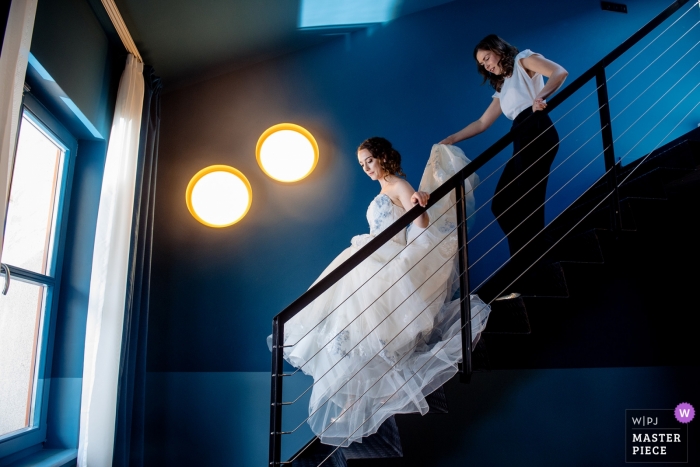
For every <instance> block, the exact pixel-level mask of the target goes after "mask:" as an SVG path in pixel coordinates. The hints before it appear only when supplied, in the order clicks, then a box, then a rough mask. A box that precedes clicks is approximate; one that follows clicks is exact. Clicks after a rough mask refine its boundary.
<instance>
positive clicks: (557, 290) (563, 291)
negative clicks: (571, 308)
mask: <svg viewBox="0 0 700 467" xmlns="http://www.w3.org/2000/svg"><path fill="white" fill-rule="evenodd" d="M512 290H518V291H519V292H520V294H521V295H522V296H523V297H568V296H569V289H568V286H567V285H566V277H565V276H564V269H563V268H562V266H561V263H559V262H554V263H545V264H542V263H538V264H535V265H534V266H533V267H532V268H531V269H530V270H528V271H527V272H526V273H525V274H524V275H523V276H522V277H521V278H520V279H518V280H517V281H516V282H515V284H513V286H512Z"/></svg>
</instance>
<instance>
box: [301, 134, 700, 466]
mask: <svg viewBox="0 0 700 467" xmlns="http://www.w3.org/2000/svg"><path fill="white" fill-rule="evenodd" d="M641 160H644V162H643V163H640V162H639V161H641ZM639 161H638V162H636V163H633V164H630V165H629V166H626V167H624V168H622V170H621V171H620V173H619V175H618V177H619V178H620V179H624V178H625V177H626V176H627V175H628V174H629V173H631V172H632V171H634V172H633V173H634V176H633V177H630V178H629V179H628V181H626V182H625V183H624V184H623V185H622V186H621V187H620V188H621V194H622V195H621V198H620V204H621V206H624V208H623V211H622V213H623V221H624V223H623V226H622V227H623V229H622V231H621V232H620V233H619V234H618V235H616V234H615V233H614V232H612V231H611V230H610V228H609V225H608V224H609V222H608V220H609V208H608V207H603V208H601V209H599V210H596V211H594V212H593V213H591V215H590V216H588V218H586V219H585V220H584V222H582V223H581V224H579V225H578V226H577V227H576V229H575V231H574V232H572V234H571V236H570V237H567V238H566V239H565V240H563V241H562V242H561V243H559V244H557V245H556V247H555V248H554V249H552V251H551V252H550V253H549V254H548V255H547V257H546V263H545V264H544V266H541V267H539V266H538V267H533V268H532V269H531V271H529V272H528V273H527V274H525V275H524V276H523V277H522V278H521V279H519V280H518V281H517V282H516V283H515V284H514V287H513V290H516V289H517V290H519V291H520V293H521V296H520V297H519V298H516V299H511V300H503V301H495V302H493V303H492V312H491V316H490V317H489V323H488V325H487V327H486V331H485V332H484V334H483V335H482V337H481V339H480V340H479V343H478V344H477V346H476V348H475V349H474V352H473V359H474V366H475V371H489V370H491V369H494V370H496V369H498V370H500V369H533V368H590V367H596V368H601V367H630V366H662V365H697V364H698V363H699V362H698V358H697V355H696V349H694V348H693V347H694V344H692V342H694V341H693V339H692V335H693V334H694V333H695V331H694V330H693V329H692V328H691V327H689V326H682V327H678V326H674V325H675V324H677V323H679V322H681V323H683V322H685V323H687V321H685V320H684V319H683V318H685V317H687V316H686V315H687V314H688V313H689V312H691V311H692V312H696V311H697V305H696V303H695V299H694V298H692V297H691V296H690V293H689V292H690V291H694V290H696V288H697V284H695V283H694V280H695V279H697V277H694V276H692V275H691V276H688V275H686V274H685V273H684V267H683V265H684V264H688V263H689V262H690V263H691V264H700V244H699V243H698V238H700V229H698V227H696V226H695V224H697V223H698V221H697V219H698V218H700V209H699V208H698V206H700V128H699V129H697V130H694V131H691V132H690V133H688V134H686V135H684V136H683V137H681V138H679V139H678V140H676V141H673V142H671V143H669V144H667V145H665V146H664V147H662V148H660V149H658V150H657V151H655V152H654V153H653V154H651V155H650V156H649V157H647V158H642V159H640V160H639ZM596 188H597V187H594V189H592V190H590V192H589V194H588V195H587V196H585V197H583V198H582V199H581V200H579V202H577V203H576V204H575V205H573V206H571V207H570V208H569V210H568V212H565V213H564V215H562V216H561V217H560V218H559V221H558V222H557V223H556V224H553V225H550V227H549V228H551V229H553V230H561V229H564V228H566V227H567V224H566V223H567V222H568V223H569V224H568V227H569V228H571V225H573V224H571V222H572V220H575V219H578V220H580V217H579V216H578V214H579V213H580V212H581V210H583V209H585V208H586V207H589V206H591V205H595V203H596V202H597V201H599V200H600V198H602V197H603V196H604V195H603V194H602V193H604V190H597V189H596ZM586 212H588V211H586ZM693 215H694V218H693ZM650 240H653V241H654V243H655V244H656V245H657V248H656V249H655V258H654V259H653V261H654V262H655V265H654V266H653V268H654V269H655V270H657V271H659V270H661V271H666V272H667V273H666V274H664V275H663V276H664V277H663V278H660V277H659V275H658V274H654V275H652V274H650V271H651V268H652V265H651V264H650V258H649V257H648V255H647V254H645V251H648V245H649V242H650ZM659 244H661V245H664V247H662V248H658V245H659ZM498 286H499V285H496V286H492V287H493V288H494V289H495V288H498ZM645 289H646V290H649V291H653V292H651V294H652V295H653V298H652V297H650V299H651V300H662V299H663V301H664V307H663V310H664V314H663V316H664V320H660V319H658V318H659V316H657V314H658V311H659V310H657V309H656V307H655V306H654V305H653V304H652V306H649V305H650V304H649V303H647V304H646V305H645V303H644V302H645V297H644V294H643V291H644V290H645ZM627 300H629V302H627ZM621 301H622V302H623V303H620V302H621ZM669 315H670V316H669ZM428 402H429V404H430V411H429V413H428V416H430V417H433V416H438V417H439V416H440V414H444V413H448V401H447V397H446V393H445V390H444V389H443V388H440V389H439V390H438V391H435V392H434V393H433V394H431V395H430V396H429V397H428ZM398 417H418V416H416V415H408V416H402V415H399V416H398ZM418 426H420V423H418V422H416V421H415V420H414V422H413V423H412V424H410V423H409V424H408V427H409V429H411V428H413V429H417V428H416V427H418ZM416 437H419V435H416V434H413V436H412V438H414V439H415V438H416ZM333 450H334V448H333V447H332V446H326V445H323V444H320V443H318V442H317V440H315V442H312V443H310V445H309V446H308V448H306V451H305V452H304V455H303V456H300V457H299V458H298V459H297V460H295V461H294V463H292V466H293V467H316V466H318V465H321V464H320V463H321V462H322V461H324V460H325V459H326V457H327V456H329V455H330V457H329V458H328V459H327V460H326V461H325V463H324V464H322V465H324V466H328V467H336V466H337V467H345V466H348V465H349V466H358V467H359V466H367V467H369V466H373V465H382V466H397V467H398V466H403V465H414V464H412V463H410V461H408V460H402V459H400V458H402V456H403V448H402V445H401V438H400V435H399V429H398V425H397V422H396V421H395V420H394V419H393V418H392V419H389V420H388V421H387V422H386V423H385V424H384V425H382V427H381V429H380V430H379V431H378V432H377V433H376V434H375V435H373V436H370V437H367V438H365V439H364V440H363V442H362V444H357V443H356V444H353V445H351V446H350V447H348V448H341V449H339V450H337V451H335V452H333ZM331 453H332V454H331Z"/></svg>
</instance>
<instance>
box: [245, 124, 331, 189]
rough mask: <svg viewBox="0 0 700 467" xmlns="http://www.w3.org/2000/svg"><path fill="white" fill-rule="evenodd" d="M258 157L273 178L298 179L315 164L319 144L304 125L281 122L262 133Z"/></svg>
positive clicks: (311, 170) (258, 146)
mask: <svg viewBox="0 0 700 467" xmlns="http://www.w3.org/2000/svg"><path fill="white" fill-rule="evenodd" d="M255 157H256V158H257V159H258V164H259V165H260V168H261V169H262V170H263V172H265V173H266V174H267V175H268V176H269V177H270V178H274V179H275V180H278V181H280V182H296V181H299V180H301V179H303V178H305V177H306V176H307V175H309V174H310V173H311V172H313V170H314V168H315V167H316V163H317V162H318V144H316V140H315V139H314V137H313V135H311V133H309V132H308V131H307V130H306V129H305V128H302V127H300V126H299V125H295V124H293V123H280V124H279V125H275V126H272V127H270V128H268V129H267V130H265V132H264V133H263V134H262V135H260V138H259V139H258V144H257V146H256V148H255Z"/></svg>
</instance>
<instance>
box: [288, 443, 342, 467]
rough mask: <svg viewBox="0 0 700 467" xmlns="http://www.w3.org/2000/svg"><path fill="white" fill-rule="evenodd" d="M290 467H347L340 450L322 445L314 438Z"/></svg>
mask: <svg viewBox="0 0 700 467" xmlns="http://www.w3.org/2000/svg"><path fill="white" fill-rule="evenodd" d="M334 450H335V452H333V451H334ZM329 456H330V457H329ZM292 467H348V461H347V460H346V458H345V456H344V455H343V452H342V448H341V449H337V450H336V449H335V446H329V445H327V444H322V443H321V442H320V441H319V440H318V438H316V439H314V440H313V442H311V443H310V444H309V445H308V447H306V448H305V450H304V451H303V453H301V454H300V455H299V457H298V458H297V459H295V460H294V462H292Z"/></svg>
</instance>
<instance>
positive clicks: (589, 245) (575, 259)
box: [547, 228, 604, 263]
mask: <svg viewBox="0 0 700 467" xmlns="http://www.w3.org/2000/svg"><path fill="white" fill-rule="evenodd" d="M602 231H603V229H597V228H592V229H589V230H586V231H585V232H582V233H579V234H574V235H570V236H568V237H566V238H564V239H562V240H561V241H560V242H559V243H557V245H556V246H555V247H554V248H553V249H552V251H551V252H550V253H549V254H548V255H547V256H548V257H551V258H557V259H558V260H560V261H566V262H571V263H602V262H603V261H604V258H603V251H602V250H601V248H600V239H599V234H600V232H602Z"/></svg>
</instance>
